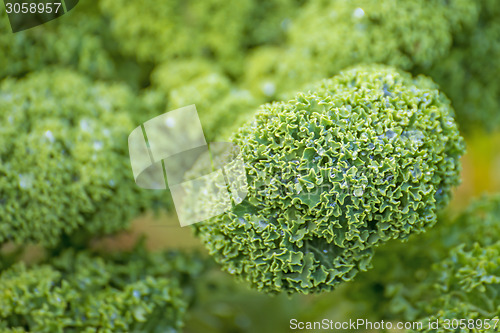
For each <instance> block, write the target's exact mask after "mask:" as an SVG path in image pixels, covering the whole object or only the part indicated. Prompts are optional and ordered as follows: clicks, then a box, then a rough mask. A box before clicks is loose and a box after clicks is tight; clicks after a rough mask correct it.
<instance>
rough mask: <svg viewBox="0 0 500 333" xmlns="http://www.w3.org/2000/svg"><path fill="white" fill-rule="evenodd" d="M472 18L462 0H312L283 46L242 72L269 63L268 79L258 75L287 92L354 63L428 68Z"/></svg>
mask: <svg viewBox="0 0 500 333" xmlns="http://www.w3.org/2000/svg"><path fill="white" fill-rule="evenodd" d="M477 16H478V5H477V4H475V3H474V2H471V1H463V0H453V1H448V2H446V3H445V2H444V1H439V0H431V1H418V0H411V1H397V0H385V1H373V0H355V1H348V0H340V1H327V0H313V1H309V2H307V3H306V4H305V5H304V6H303V8H302V10H301V12H300V14H299V15H298V16H297V18H296V19H295V20H294V21H293V23H292V24H291V29H290V32H289V34H288V43H287V48H286V50H275V51H271V53H268V54H267V56H265V57H264V58H263V57H262V56H259V57H260V58H261V61H257V62H256V63H255V64H254V66H253V67H252V69H253V70H252V71H248V72H247V73H248V75H250V76H254V77H255V75H256V74H255V73H256V72H257V73H259V72H263V71H264V72H265V70H263V69H264V68H269V64H270V63H271V64H274V68H273V69H268V71H271V72H272V78H266V77H264V78H263V79H264V81H267V80H269V79H271V80H272V82H273V84H274V85H275V86H276V91H277V92H280V91H281V92H286V91H287V90H295V89H298V88H301V87H303V85H304V84H306V83H308V82H312V81H314V80H319V79H322V78H324V77H327V76H331V75H333V74H336V73H338V72H339V71H340V70H342V69H344V68H346V67H348V66H352V65H354V64H359V63H365V64H370V63H384V64H388V65H393V66H397V67H399V68H401V69H404V70H412V69H414V68H415V67H416V66H420V67H423V68H427V67H429V66H431V65H433V64H435V63H436V62H437V61H438V60H440V59H441V58H443V57H445V56H446V55H447V54H448V51H449V49H450V47H451V45H452V42H453V36H454V33H456V32H458V31H459V30H461V29H463V27H467V26H470V25H472V24H474V23H475V22H476V21H477ZM311 22H314V24H311ZM261 68H262V69H261Z"/></svg>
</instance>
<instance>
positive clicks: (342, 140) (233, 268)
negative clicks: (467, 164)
mask: <svg viewBox="0 0 500 333" xmlns="http://www.w3.org/2000/svg"><path fill="white" fill-rule="evenodd" d="M233 141H234V143H236V144H237V145H239V146H240V148H241V150H242V153H243V159H244V161H245V164H246V171H247V177H248V184H249V193H248V196H247V198H246V199H245V200H244V201H243V203H242V204H240V205H238V206H235V207H234V209H232V210H231V211H229V212H227V213H224V214H222V215H220V216H218V217H216V218H214V219H212V220H210V221H208V222H204V223H199V224H197V225H195V228H196V229H197V234H198V235H199V237H200V238H201V239H202V240H203V242H204V243H205V244H206V246H207V248H208V249H209V252H210V253H211V254H212V255H213V256H214V257H215V259H216V261H217V262H219V263H220V264H222V266H223V268H224V269H225V270H227V271H228V272H230V273H231V274H234V275H236V276H239V277H241V278H243V279H246V280H247V281H249V282H250V283H251V285H252V286H253V287H255V288H257V289H259V290H263V291H266V292H269V293H279V292H286V293H289V294H293V293H313V292H321V291H327V290H332V289H333V288H334V287H335V286H337V285H338V284H340V283H341V282H342V281H349V280H352V279H353V277H354V276H355V275H356V274H357V273H358V272H359V271H364V270H366V269H367V268H369V266H370V261H371V258H372V248H373V247H374V246H378V245H379V244H381V243H384V242H386V241H387V240H389V239H406V238H407V237H408V235H410V234H411V233H419V232H421V231H422V230H424V229H425V228H427V227H428V226H431V225H433V224H434V223H435V221H436V212H437V210H438V209H439V208H442V207H444V206H445V205H446V204H447V202H448V201H449V199H450V191H451V188H452V186H454V185H456V184H458V183H459V171H460V163H459V158H460V156H461V155H462V154H463V153H464V142H463V139H462V138H461V137H460V135H459V132H458V129H457V126H456V124H455V121H454V113H453V110H452V108H451V107H450V103H449V101H448V99H447V98H445V97H444V96H443V95H442V94H441V93H440V92H439V91H438V90H437V89H436V86H435V85H434V84H433V83H432V81H431V80H429V79H427V78H424V77H418V78H416V79H412V78H411V76H410V75H408V74H405V73H400V72H398V71H396V70H395V69H392V68H390V67H384V66H369V67H356V68H352V69H350V70H347V71H345V72H343V73H341V74H340V75H338V76H335V77H333V78H332V79H330V80H326V81H324V82H322V83H321V84H319V85H317V86H316V88H315V89H313V90H312V91H310V92H308V93H299V94H297V95H296V97H295V98H294V99H292V100H290V101H288V102H275V103H272V104H266V105H264V106H262V107H261V109H260V111H259V112H258V113H257V114H256V116H255V119H254V120H253V121H252V122H250V123H248V124H247V125H245V126H243V127H242V128H240V130H239V131H238V132H237V133H236V134H235V136H234V139H233ZM209 200H211V198H207V201H209Z"/></svg>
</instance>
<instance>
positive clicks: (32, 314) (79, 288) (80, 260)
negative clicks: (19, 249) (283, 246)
mask: <svg viewBox="0 0 500 333" xmlns="http://www.w3.org/2000/svg"><path fill="white" fill-rule="evenodd" d="M203 269H205V265H204V263H203V261H201V260H200V259H199V258H198V257H197V256H195V255H187V254H180V253H176V252H163V253H148V252H147V251H146V250H145V249H144V248H143V247H138V248H136V249H135V250H134V251H132V252H126V253H120V254H117V255H107V256H104V257H103V256H96V255H94V254H91V253H88V252H74V251H73V250H67V251H65V252H64V253H62V254H61V255H60V256H58V257H55V258H52V259H50V262H48V263H46V264H39V265H36V266H33V267H29V268H27V267H26V266H25V264H24V263H18V264H16V265H14V266H13V267H11V268H9V269H8V270H6V271H3V272H2V273H1V274H0V329H9V330H8V331H10V330H13V331H14V332H15V331H20V332H24V331H26V332H50V333H53V332H162V333H163V332H178V331H179V330H180V328H181V327H182V326H183V317H184V314H185V311H186V307H187V302H188V301H189V297H190V296H189V295H190V294H191V293H192V292H193V291H192V290H191V288H192V287H191V285H193V279H195V278H197V276H198V275H199V274H200V273H201V272H202V271H203ZM183 288H184V291H183Z"/></svg>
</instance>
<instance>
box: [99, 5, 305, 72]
mask: <svg viewBox="0 0 500 333" xmlns="http://www.w3.org/2000/svg"><path fill="white" fill-rule="evenodd" d="M298 3H299V1H283V0H273V1H261V0H259V1H252V0H244V1H238V2H234V1H221V0H208V1H207V0H203V1H201V0H197V1H190V2H189V3H187V2H184V1H168V2H160V3H159V2H155V1H146V2H141V3H139V2H130V1H111V0H105V1H102V2H101V8H102V9H103V11H104V12H105V13H106V14H107V15H108V16H109V17H110V19H111V28H112V30H113V32H114V34H115V36H116V37H117V38H118V39H119V40H122V41H123V44H122V45H123V50H124V51H125V52H127V53H129V54H132V55H135V56H136V57H137V58H138V59H142V60H147V61H153V62H156V63H160V62H162V61H165V60H173V59H176V58H185V57H196V58H206V59H209V60H212V62H216V63H218V64H219V65H220V66H221V67H222V68H224V70H225V71H227V72H228V73H230V74H232V75H239V74H241V66H242V63H243V60H244V57H245V52H246V50H247V49H248V48H251V47H253V46H255V45H259V44H262V43H276V42H278V41H280V39H281V38H282V33H283V30H282V28H281V27H280V26H281V22H282V20H283V19H285V18H287V17H289V16H292V15H293V14H294V12H295V11H296V10H297V8H298ZM270 9H273V10H270Z"/></svg>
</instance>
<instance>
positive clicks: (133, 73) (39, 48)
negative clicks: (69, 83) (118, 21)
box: [0, 2, 141, 81]
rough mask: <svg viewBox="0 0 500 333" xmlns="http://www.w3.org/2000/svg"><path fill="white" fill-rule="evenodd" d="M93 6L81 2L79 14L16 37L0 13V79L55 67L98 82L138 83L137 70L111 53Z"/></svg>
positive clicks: (112, 43)
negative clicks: (106, 80)
mask: <svg viewBox="0 0 500 333" xmlns="http://www.w3.org/2000/svg"><path fill="white" fill-rule="evenodd" d="M95 5H96V4H95V3H94V2H82V3H81V4H79V6H78V10H75V11H71V12H70V13H68V14H66V15H64V16H62V17H61V18H59V19H57V20H54V21H52V22H49V23H46V24H43V25H41V26H38V27H36V28H35V29H29V30H26V31H22V32H18V33H12V31H11V28H10V25H9V20H8V19H7V14H6V12H5V11H3V10H2V12H1V13H0V48H1V49H2V57H1V58H0V78H3V77H5V76H21V75H24V74H26V73H27V72H30V71H35V70H38V69H40V68H42V67H45V66H50V65H58V66H60V67H69V68H71V69H74V70H78V71H79V72H81V73H84V74H86V75H89V76H90V77H93V78H98V79H113V78H123V79H125V78H127V79H130V80H129V81H133V80H134V79H135V80H137V79H139V78H140V76H141V73H140V72H141V70H140V69H139V67H138V66H137V65H136V64H132V63H130V62H127V60H126V59H125V58H124V57H122V56H120V55H119V54H117V53H116V52H115V51H114V49H115V48H116V47H115V44H116V41H114V40H113V39H112V36H111V34H110V33H109V31H108V30H109V29H108V28H107V26H108V25H107V23H106V21H105V20H104V19H103V17H102V15H101V14H100V13H99V12H98V11H97V9H96V8H95Z"/></svg>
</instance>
